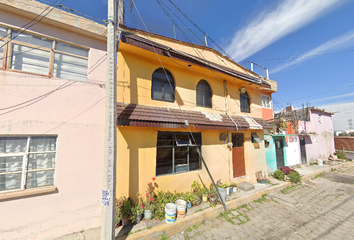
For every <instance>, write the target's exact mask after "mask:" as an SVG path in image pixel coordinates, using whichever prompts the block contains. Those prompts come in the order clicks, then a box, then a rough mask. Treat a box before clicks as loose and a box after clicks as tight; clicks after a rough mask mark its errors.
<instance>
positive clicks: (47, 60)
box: [0, 27, 88, 82]
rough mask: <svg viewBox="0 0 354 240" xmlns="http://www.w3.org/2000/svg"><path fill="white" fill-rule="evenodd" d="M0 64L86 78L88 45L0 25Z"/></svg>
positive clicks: (67, 76)
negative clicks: (85, 47) (84, 46)
mask: <svg viewBox="0 0 354 240" xmlns="http://www.w3.org/2000/svg"><path fill="white" fill-rule="evenodd" d="M0 44H1V45H0V68H2V69H6V70H10V71H19V72H26V73H33V74H39V75H44V76H47V77H56V78H63V79H68V80H74V81H81V82H86V81H87V68H88V49H84V48H81V47H77V46H74V45H71V44H67V43H63V42H60V41H56V40H53V39H49V38H47V37H42V36H37V35H34V34H30V33H27V32H24V33H23V32H17V31H15V30H13V29H10V28H4V27H0Z"/></svg>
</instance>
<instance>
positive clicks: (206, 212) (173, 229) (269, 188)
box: [57, 162, 354, 240]
mask: <svg viewBox="0 0 354 240" xmlns="http://www.w3.org/2000/svg"><path fill="white" fill-rule="evenodd" d="M352 165H353V166H354V163H353V162H345V163H340V164H336V165H332V166H329V165H323V166H318V165H313V166H303V167H301V168H297V169H295V170H296V171H298V172H299V173H300V175H302V179H303V181H306V180H311V178H314V177H315V176H317V175H318V174H321V173H324V172H330V171H331V168H335V169H340V168H345V167H348V166H352ZM269 179H270V183H269V184H260V183H256V184H254V185H255V189H254V190H252V191H249V192H243V191H240V190H239V191H238V192H237V193H234V194H232V195H229V196H228V197H227V199H226V206H227V208H237V207H239V206H242V205H243V204H247V203H250V202H252V201H254V200H256V199H258V198H260V197H262V195H263V194H270V193H273V192H275V191H280V190H282V189H284V188H286V187H288V186H290V185H291V184H292V183H290V182H282V181H278V180H276V179H274V178H272V177H270V178H269ZM223 211H224V208H223V207H222V205H217V206H216V207H214V208H212V207H210V206H209V203H208V202H207V203H202V204H201V205H199V206H195V207H193V208H190V209H188V213H187V214H186V217H185V218H184V219H177V220H176V222H175V223H173V224H167V223H165V221H158V220H143V221H141V222H140V223H139V224H135V225H134V224H131V225H129V226H125V227H119V228H118V229H116V239H119V240H122V239H158V238H159V237H160V236H162V234H163V233H164V234H165V235H167V236H171V235H174V234H176V233H179V232H183V231H185V230H186V229H187V228H188V227H190V226H193V225H195V224H201V223H202V222H203V221H204V220H207V219H212V218H215V217H217V216H219V215H220V213H222V212H223ZM74 239H75V240H80V239H85V240H97V239H100V228H94V229H89V230H85V231H81V232H79V233H73V234H70V235H66V236H63V237H60V238H57V240H74Z"/></svg>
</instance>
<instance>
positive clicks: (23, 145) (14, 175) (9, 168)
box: [0, 136, 57, 192]
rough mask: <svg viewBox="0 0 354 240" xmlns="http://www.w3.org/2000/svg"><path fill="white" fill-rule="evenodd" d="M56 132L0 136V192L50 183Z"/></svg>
mask: <svg viewBox="0 0 354 240" xmlns="http://www.w3.org/2000/svg"><path fill="white" fill-rule="evenodd" d="M56 149H57V137H56V136H29V137H0V192H5V191H16V190H24V189H31V188H37V187H45V186H53V185H54V171H55V158H56Z"/></svg>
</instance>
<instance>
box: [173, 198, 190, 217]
mask: <svg viewBox="0 0 354 240" xmlns="http://www.w3.org/2000/svg"><path fill="white" fill-rule="evenodd" d="M176 205H177V217H178V218H184V217H185V216H186V206H187V202H186V201H184V200H182V199H180V200H177V201H176Z"/></svg>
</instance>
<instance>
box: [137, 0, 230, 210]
mask: <svg viewBox="0 0 354 240" xmlns="http://www.w3.org/2000/svg"><path fill="white" fill-rule="evenodd" d="M132 1H133V2H134V7H135V9H136V11H137V12H138V14H139V11H138V9H137V7H136V4H135V1H134V0H132ZM157 1H158V0H157ZM139 16H140V14H139ZM140 18H141V16H140ZM141 21H142V22H143V23H144V21H143V19H142V18H141ZM144 26H145V28H146V31H147V32H148V34H149V36H150V33H149V30H148V29H147V27H146V25H145V23H144ZM150 37H151V36H150ZM151 46H152V47H153V49H154V52H155V54H156V56H157V58H158V59H159V62H160V64H161V66H162V69H163V70H164V72H165V75H166V77H167V80H168V83H169V85H170V87H171V90H172V92H173V95H174V98H175V97H176V96H175V92H174V91H173V90H174V89H173V87H172V84H171V81H170V80H169V78H168V75H167V73H166V71H165V68H164V66H163V64H162V62H161V59H160V57H159V56H158V54H157V52H156V49H155V47H154V46H153V45H151ZM177 106H178V108H179V110H180V112H181V114H182V116H183V118H184V120H185V123H186V125H187V127H188V130H189V133H190V135H191V137H192V140H193V142H194V145H195V146H196V147H197V152H198V155H199V157H200V158H201V160H202V162H203V163H204V166H205V168H206V170H207V172H208V174H209V176H210V178H211V180H212V182H213V184H214V187H215V183H214V180H213V178H212V177H211V174H210V172H209V169H208V167H207V165H206V164H205V161H204V158H203V156H202V154H201V151H200V149H199V146H198V145H197V142H196V140H195V139H194V136H193V134H192V131H191V129H190V127H189V124H187V123H188V121H187V119H186V117H185V115H184V113H183V111H182V109H181V107H180V105H179V104H178V102H177ZM215 188H216V187H215ZM216 192H217V194H218V195H219V198H220V199H221V196H220V193H219V190H218V189H217V188H216ZM221 202H222V204H223V206H224V209H225V210H227V208H226V205H225V203H224V201H222V200H221Z"/></svg>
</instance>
